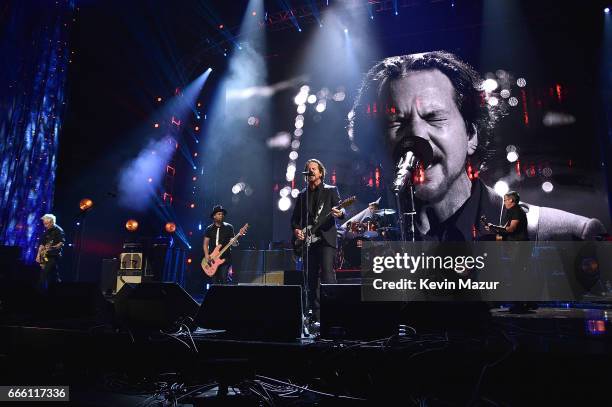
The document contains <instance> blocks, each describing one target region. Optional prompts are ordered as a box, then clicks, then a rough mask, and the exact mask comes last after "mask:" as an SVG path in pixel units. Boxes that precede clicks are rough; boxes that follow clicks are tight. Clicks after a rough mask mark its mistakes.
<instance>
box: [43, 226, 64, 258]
mask: <svg viewBox="0 0 612 407" xmlns="http://www.w3.org/2000/svg"><path fill="white" fill-rule="evenodd" d="M65 236H66V235H65V234H64V229H62V228H61V227H59V226H57V225H53V226H52V227H51V228H49V229H45V232H44V233H43V234H42V236H41V238H40V244H42V245H46V244H50V245H51V246H55V245H57V244H58V243H60V242H61V243H65V242H66V237H65ZM61 255H62V248H61V247H60V248H57V249H49V251H47V256H61Z"/></svg>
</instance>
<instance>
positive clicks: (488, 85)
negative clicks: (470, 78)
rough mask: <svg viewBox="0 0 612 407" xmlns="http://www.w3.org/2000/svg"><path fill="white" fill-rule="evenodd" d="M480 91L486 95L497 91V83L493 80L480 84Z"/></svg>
mask: <svg viewBox="0 0 612 407" xmlns="http://www.w3.org/2000/svg"><path fill="white" fill-rule="evenodd" d="M482 89H484V91H485V92H487V93H491V92H493V91H494V90H495V89H497V81H496V80H495V79H487V80H485V81H484V82H483V83H482Z"/></svg>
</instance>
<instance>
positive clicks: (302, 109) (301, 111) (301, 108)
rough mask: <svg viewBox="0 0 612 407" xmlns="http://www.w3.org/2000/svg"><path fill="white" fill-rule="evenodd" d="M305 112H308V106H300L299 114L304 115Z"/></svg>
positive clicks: (298, 108)
mask: <svg viewBox="0 0 612 407" xmlns="http://www.w3.org/2000/svg"><path fill="white" fill-rule="evenodd" d="M305 111H306V105H299V106H298V107H297V112H298V113H299V114H302V113H304V112H305Z"/></svg>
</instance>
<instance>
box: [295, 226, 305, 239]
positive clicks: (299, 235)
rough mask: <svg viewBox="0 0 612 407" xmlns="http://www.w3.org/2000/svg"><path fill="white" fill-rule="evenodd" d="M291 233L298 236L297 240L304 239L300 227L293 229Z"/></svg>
mask: <svg viewBox="0 0 612 407" xmlns="http://www.w3.org/2000/svg"><path fill="white" fill-rule="evenodd" d="M293 235H294V236H295V237H296V238H298V239H299V240H304V239H305V238H304V232H302V229H293Z"/></svg>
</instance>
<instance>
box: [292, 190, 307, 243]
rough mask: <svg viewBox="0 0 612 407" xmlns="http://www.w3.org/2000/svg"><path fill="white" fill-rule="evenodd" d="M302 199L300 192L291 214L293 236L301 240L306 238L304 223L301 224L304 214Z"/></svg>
mask: <svg viewBox="0 0 612 407" xmlns="http://www.w3.org/2000/svg"><path fill="white" fill-rule="evenodd" d="M302 199H303V196H302V194H299V195H298V199H297V200H296V201H295V206H294V207H293V213H292V214H291V230H292V233H293V236H295V237H297V238H298V239H300V240H303V239H304V233H302V225H301V224H300V220H301V214H302Z"/></svg>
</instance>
